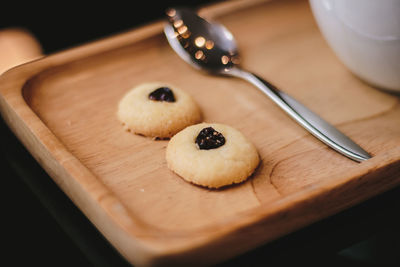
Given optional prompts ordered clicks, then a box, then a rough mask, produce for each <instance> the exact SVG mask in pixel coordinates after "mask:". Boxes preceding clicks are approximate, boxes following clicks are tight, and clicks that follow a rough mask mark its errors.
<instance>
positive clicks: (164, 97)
mask: <svg viewBox="0 0 400 267" xmlns="http://www.w3.org/2000/svg"><path fill="white" fill-rule="evenodd" d="M149 99H150V100H154V101H165V102H175V96H174V93H173V92H172V90H171V89H169V88H168V87H160V88H158V89H156V90H154V91H153V92H151V93H150V94H149Z"/></svg>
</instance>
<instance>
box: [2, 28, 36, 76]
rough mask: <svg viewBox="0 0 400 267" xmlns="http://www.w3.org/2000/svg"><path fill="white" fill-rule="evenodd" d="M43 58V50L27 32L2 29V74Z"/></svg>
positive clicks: (20, 29) (19, 29)
mask: <svg viewBox="0 0 400 267" xmlns="http://www.w3.org/2000/svg"><path fill="white" fill-rule="evenodd" d="M41 56H42V48H41V46H40V44H39V42H38V40H36V38H35V37H34V36H33V35H32V34H31V33H30V32H28V31H27V30H25V29H22V28H7V29H0V74H2V73H3V72H5V71H6V70H8V69H10V68H12V67H15V66H17V65H20V64H22V63H26V62H28V61H31V60H34V59H38V58H40V57H41Z"/></svg>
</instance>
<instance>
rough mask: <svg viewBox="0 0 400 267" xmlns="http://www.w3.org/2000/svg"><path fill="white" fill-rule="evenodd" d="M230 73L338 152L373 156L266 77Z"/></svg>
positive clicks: (358, 157)
mask: <svg viewBox="0 0 400 267" xmlns="http://www.w3.org/2000/svg"><path fill="white" fill-rule="evenodd" d="M229 73H230V74H231V75H232V76H235V77H239V78H242V79H245V80H247V81H248V82H250V83H252V84H253V85H255V86H256V87H257V88H258V89H260V90H261V92H263V93H264V94H265V95H267V96H268V97H269V98H271V99H272V100H273V101H274V102H275V103H276V104H277V105H278V106H279V107H281V108H282V109H283V110H284V111H285V112H286V113H287V114H289V116H291V117H292V118H293V119H294V120H295V121H297V122H298V123H299V124H300V125H301V126H303V127H304V128H305V129H306V130H308V131H309V132H310V133H311V134H313V135H314V136H315V137H316V138H318V139H319V140H321V141H322V142H324V143H325V144H326V145H328V146H330V147H331V148H333V149H334V150H336V151H337V152H339V153H341V154H343V155H345V156H347V157H348V158H350V159H352V160H355V161H357V162H361V161H364V160H367V159H369V158H371V156H370V155H369V154H368V153H367V152H366V151H365V150H364V149H362V148H361V147H360V146H359V145H357V144H356V143H354V142H353V141H352V140H351V139H350V138H349V137H347V136H346V135H344V134H343V133H342V132H340V131H339V130H338V129H336V128H335V127H334V126H333V125H331V124H329V123H328V122H326V121H325V120H323V119H322V118H321V117H319V116H318V115H317V114H315V113H314V112H312V111H311V110H309V109H308V108H307V107H305V106H304V105H303V104H301V103H299V102H298V101H297V100H295V99H294V98H292V97H290V96H289V95H287V94H285V93H284V92H282V91H280V90H279V89H277V88H276V87H275V86H273V85H272V84H270V83H269V82H267V81H265V80H264V79H262V78H260V77H258V76H257V75H255V74H253V73H250V72H246V71H243V70H241V69H238V68H233V69H231V70H230V71H229Z"/></svg>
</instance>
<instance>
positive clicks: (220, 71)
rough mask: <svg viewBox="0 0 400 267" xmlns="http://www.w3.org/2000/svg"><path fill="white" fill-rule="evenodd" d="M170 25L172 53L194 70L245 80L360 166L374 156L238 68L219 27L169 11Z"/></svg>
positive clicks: (186, 12)
mask: <svg viewBox="0 0 400 267" xmlns="http://www.w3.org/2000/svg"><path fill="white" fill-rule="evenodd" d="M167 15H168V22H169V23H167V24H166V25H165V27H164V33H165V35H166V37H167V40H168V42H169V44H170V45H171V47H172V48H173V50H174V51H175V52H176V53H177V54H178V55H179V56H180V57H181V58H182V59H183V60H184V61H186V62H187V63H189V64H190V65H191V66H193V67H195V68H197V69H200V70H206V71H208V72H209V73H211V74H217V75H227V76H233V77H237V78H241V79H244V80H246V81H248V82H250V83H251V84H253V85H254V86H255V87H256V88H258V89H259V90H260V91H261V92H262V93H264V94H265V95H266V96H268V97H269V98H270V99H271V100H272V101H273V102H275V104H277V105H278V106H279V107H280V108H282V109H283V110H284V111H285V112H286V113H287V114H288V115H289V116H290V117H292V118H293V119H294V120H295V121H296V122H298V123H299V124H300V125H301V126H303V127H304V128H305V129H306V130H308V131H309V132H310V133H311V134H313V135H314V136H315V137H316V138H318V139H319V140H321V141H322V142H323V143H325V144H326V145H328V146H330V147H331V148H333V149H334V150H336V151H337V152H339V153H341V154H343V155H345V156H347V157H348V158H350V159H352V160H355V161H357V162H361V161H364V160H367V159H369V158H371V156H370V155H369V154H368V153H367V152H366V151H365V150H364V149H362V148H361V147H360V146H359V145H357V144H356V143H354V142H353V141H352V140H351V139H350V138H349V137H347V136H346V135H344V134H343V133H342V132H340V131H339V130H338V129H336V128H335V127H334V126H332V125H331V124H329V123H328V122H326V121H325V120H323V119H322V118H321V117H319V116H318V115H316V114H315V113H314V112H312V111H311V110H309V109H308V108H306V107H305V106H304V105H303V104H301V103H299V102H298V101H297V100H295V99H294V98H292V97H291V96H289V95H287V94H286V93H284V92H282V91H280V90H279V89H278V88H276V87H275V86H273V85H272V84H271V83H269V82H267V81H265V80H264V79H262V78H261V77H259V76H257V75H256V74H253V73H251V72H247V71H245V70H243V69H241V68H240V66H239V55H238V49H237V46H236V42H235V40H234V38H233V36H232V34H231V33H230V32H229V31H228V30H227V29H226V28H225V27H224V26H222V25H220V24H218V23H210V22H208V21H206V20H205V19H203V18H201V17H199V16H198V15H197V14H196V13H195V12H194V11H192V10H190V9H169V10H167Z"/></svg>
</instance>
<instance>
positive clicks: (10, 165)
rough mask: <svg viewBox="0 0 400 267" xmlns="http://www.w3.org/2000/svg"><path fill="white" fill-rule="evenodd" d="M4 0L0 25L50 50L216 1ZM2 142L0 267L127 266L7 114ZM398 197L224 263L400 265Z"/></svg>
mask: <svg viewBox="0 0 400 267" xmlns="http://www.w3.org/2000/svg"><path fill="white" fill-rule="evenodd" d="M4 2H5V1H3V3H2V4H1V6H0V29H2V28H8V27H22V28H25V29H28V30H29V31H31V33H33V34H34V35H35V36H36V38H37V39H38V40H39V41H40V43H41V44H42V46H43V49H44V53H45V54H52V53H56V52H57V51H60V50H65V49H68V48H70V47H73V46H78V45H80V44H83V43H87V42H91V41H95V40H97V39H99V38H103V37H107V36H110V35H113V34H117V33H120V32H124V31H128V30H130V29H133V28H136V27H138V26H140V25H144V24H147V23H150V22H152V21H154V20H158V19H161V18H162V17H163V16H164V11H165V9H166V8H167V7H170V6H182V5H185V6H192V7H197V6H202V5H206V4H208V3H212V2H217V1H210V0H208V1H206V0H203V1H200V0H198V1H160V2H157V3H156V2H155V1H129V2H122V1H107V2H99V1H96V2H88V1H86V2H83V1H82V2H80V3H74V2H69V1H53V2H48V3H44V2H34V1H30V2H27V3H25V2H23V1H13V2H8V3H4ZM188 2H189V3H188ZM139 5H140V6H139ZM0 140H1V143H0V147H1V155H0V171H1V181H2V185H1V189H2V190H1V192H2V193H1V196H2V202H1V203H2V206H3V209H2V213H1V214H2V216H1V222H2V227H1V229H2V233H1V239H0V240H1V241H2V244H3V248H2V250H1V252H2V253H1V255H2V258H1V260H2V261H3V262H4V263H5V262H7V261H8V262H9V263H7V264H2V265H4V266H25V265H29V266H121V267H122V266H129V264H128V263H127V262H125V260H124V259H123V258H122V257H121V256H120V255H119V254H118V253H117V252H116V251H115V250H114V249H113V248H112V246H111V245H109V243H108V242H107V241H106V240H105V239H104V238H103V237H102V236H101V234H99V233H98V232H97V230H96V228H95V227H93V225H92V224H91V223H90V222H89V221H88V220H87V219H86V218H85V216H84V215H83V214H82V213H81V212H80V211H79V210H78V209H77V208H76V207H75V206H74V204H73V203H72V202H71V201H70V200H69V199H68V198H67V197H66V196H65V195H64V193H63V192H61V191H60V190H59V189H58V187H57V186H56V185H55V184H54V183H53V182H52V180H51V178H50V177H49V176H48V175H47V174H46V173H45V172H44V171H43V170H42V169H41V167H40V166H39V165H38V164H37V163H36V161H35V160H34V159H33V158H32V157H31V156H30V154H29V153H28V152H27V151H26V150H25V148H24V147H23V146H22V145H21V144H20V143H19V141H18V140H17V139H16V138H15V137H14V135H13V134H12V133H11V132H10V130H9V129H8V127H7V126H6V125H5V124H4V122H3V121H2V120H0ZM399 200H400V188H395V189H393V190H391V191H390V192H388V193H385V194H383V195H381V196H378V197H375V198H373V199H371V200H369V201H366V202H365V203H362V204H360V205H358V206H356V207H354V208H351V209H349V210H347V211H344V212H342V213H340V214H337V215H335V216H332V217H331V218H329V219H326V220H322V221H320V222H318V223H315V224H313V225H311V226H309V227H307V228H305V229H302V230H300V231H298V232H296V233H293V234H290V235H288V236H286V237H283V238H282V239H280V240H278V241H276V242H272V243H271V244H268V245H265V246H263V247H261V248H259V249H256V250H254V251H251V252H249V253H247V254H245V255H242V256H239V257H237V258H235V259H232V260H229V261H227V262H224V263H221V264H220V265H219V266H220V267H221V266H267V265H268V266H291V265H294V264H296V265H305V266H310V265H311V266H371V265H372V266H373V265H377V266H383V265H385V266H386V265H392V266H400V259H399V251H400V242H399V239H400V233H399V230H398V225H399V222H400V219H399V218H398V216H397V214H398V212H399V208H398V203H400V202H399Z"/></svg>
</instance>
